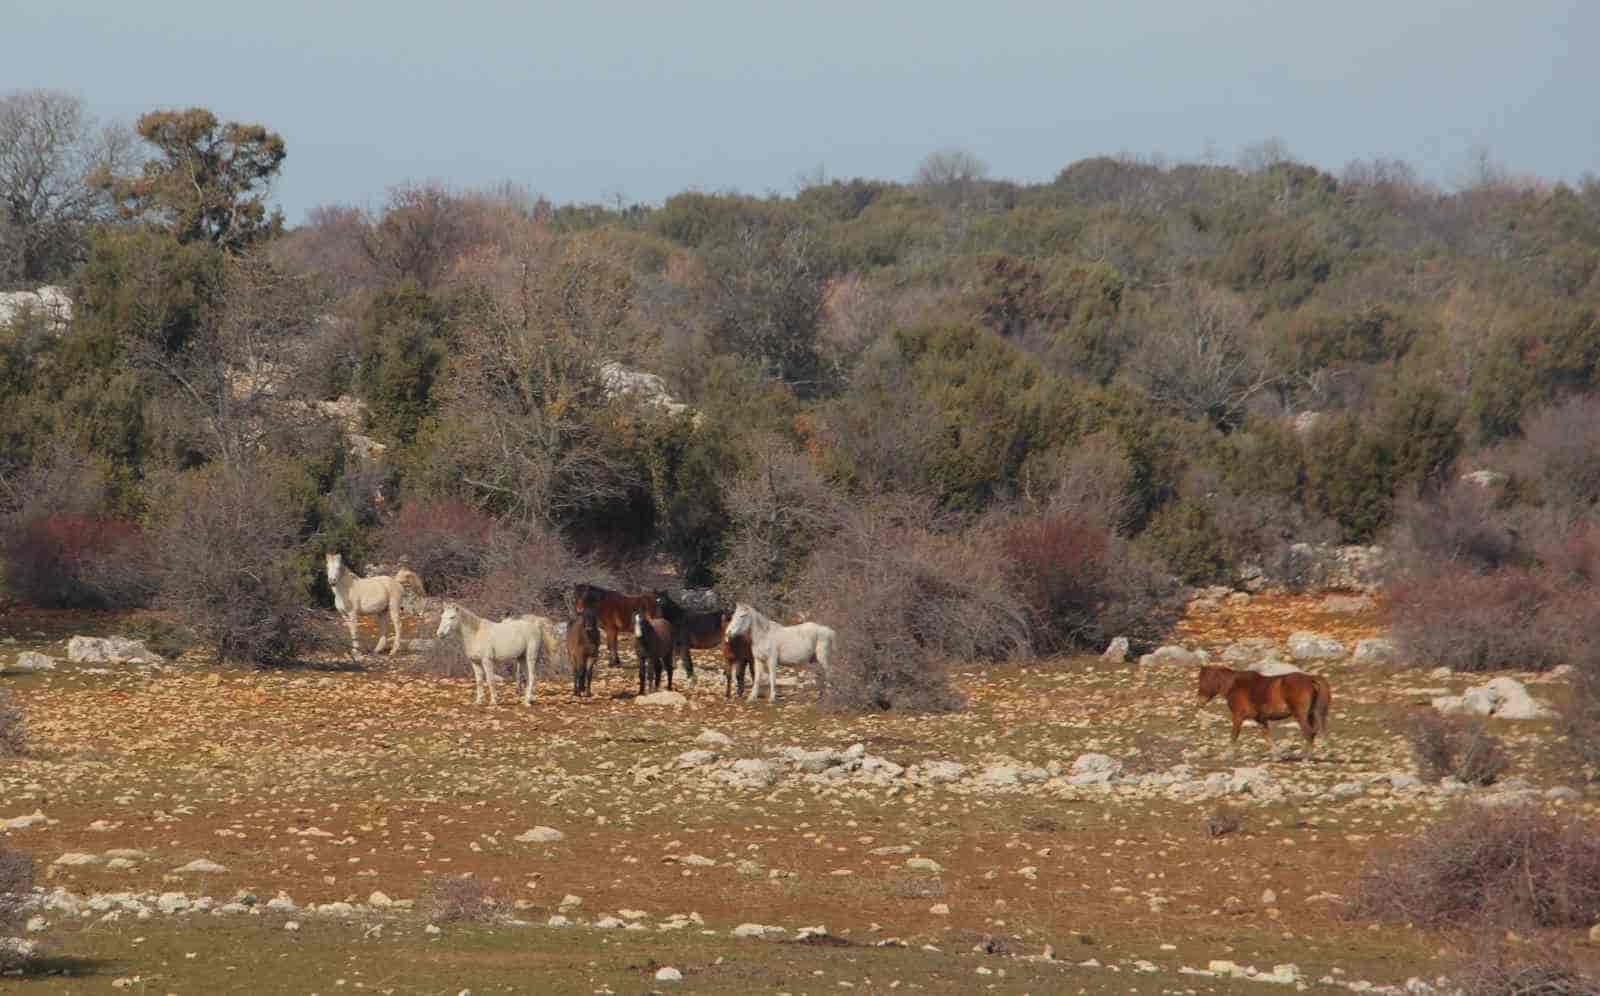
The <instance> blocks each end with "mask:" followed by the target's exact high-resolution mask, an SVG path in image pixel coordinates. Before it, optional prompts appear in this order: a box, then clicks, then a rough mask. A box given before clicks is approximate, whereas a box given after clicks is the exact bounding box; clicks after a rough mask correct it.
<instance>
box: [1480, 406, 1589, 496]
mask: <svg viewBox="0 0 1600 996" xmlns="http://www.w3.org/2000/svg"><path fill="white" fill-rule="evenodd" d="M1502 460H1503V463H1504V467H1503V469H1504V470H1505V471H1506V472H1507V473H1510V474H1511V475H1512V476H1513V477H1514V478H1516V479H1518V480H1521V481H1526V482H1528V483H1530V484H1532V485H1533V487H1534V489H1535V490H1536V492H1537V497H1538V498H1539V500H1541V501H1543V502H1544V503H1546V504H1548V505H1553V506H1556V507H1558V508H1563V509H1568V510H1573V511H1584V510H1590V509H1593V508H1594V507H1595V506H1596V504H1597V503H1600V398H1597V397H1595V396H1594V395H1579V396H1575V397H1572V398H1569V399H1568V400H1566V401H1562V402H1559V403H1557V404H1554V405H1551V406H1549V407H1547V408H1543V409H1540V410H1539V411H1537V412H1535V413H1533V414H1532V415H1529V416H1527V417H1526V418H1525V419H1524V420H1523V426H1522V439H1521V440H1519V441H1518V442H1516V443H1515V444H1513V445H1511V446H1509V447H1507V448H1506V451H1505V453H1504V454H1503V456H1502Z"/></svg>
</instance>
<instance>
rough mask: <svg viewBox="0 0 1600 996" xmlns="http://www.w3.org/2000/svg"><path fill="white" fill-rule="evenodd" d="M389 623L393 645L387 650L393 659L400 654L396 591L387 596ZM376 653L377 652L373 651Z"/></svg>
mask: <svg viewBox="0 0 1600 996" xmlns="http://www.w3.org/2000/svg"><path fill="white" fill-rule="evenodd" d="M389 621H390V622H392V623H394V645H393V646H392V647H390V648H389V656H390V657H393V656H394V655H395V654H398V653H399V652H400V593H399V592H398V591H397V592H395V593H394V594H393V595H390V596H389ZM373 653H377V651H373Z"/></svg>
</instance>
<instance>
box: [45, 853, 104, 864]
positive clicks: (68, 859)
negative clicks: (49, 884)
mask: <svg viewBox="0 0 1600 996" xmlns="http://www.w3.org/2000/svg"><path fill="white" fill-rule="evenodd" d="M51 863H52V864H57V865H67V866H69V867H70V866H72V865H97V864H99V863H100V856H99V855H98V854H84V853H83V852H81V851H68V852H67V853H66V854H63V855H62V856H61V857H59V858H57V859H55V861H53V862H51Z"/></svg>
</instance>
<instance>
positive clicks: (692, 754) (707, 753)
mask: <svg viewBox="0 0 1600 996" xmlns="http://www.w3.org/2000/svg"><path fill="white" fill-rule="evenodd" d="M716 760H717V752H716V751H714V750H686V751H684V752H683V753H682V754H679V755H678V759H677V763H678V767H680V768H698V767H700V766H701V765H702V764H713V763H715V762H716Z"/></svg>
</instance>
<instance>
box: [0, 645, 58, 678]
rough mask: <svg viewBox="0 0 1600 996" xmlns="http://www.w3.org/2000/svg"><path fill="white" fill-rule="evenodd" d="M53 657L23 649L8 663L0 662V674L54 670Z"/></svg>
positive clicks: (36, 672) (35, 672)
mask: <svg viewBox="0 0 1600 996" xmlns="http://www.w3.org/2000/svg"><path fill="white" fill-rule="evenodd" d="M55 669H56V662H55V659H54V658H52V657H48V656H46V655H44V654H41V653H38V652H37V651H33V650H24V651H23V652H22V653H20V654H18V655H17V659H16V660H14V661H12V662H11V663H10V664H0V674H38V673H39V672H41V671H54V670H55Z"/></svg>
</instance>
